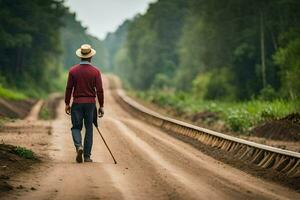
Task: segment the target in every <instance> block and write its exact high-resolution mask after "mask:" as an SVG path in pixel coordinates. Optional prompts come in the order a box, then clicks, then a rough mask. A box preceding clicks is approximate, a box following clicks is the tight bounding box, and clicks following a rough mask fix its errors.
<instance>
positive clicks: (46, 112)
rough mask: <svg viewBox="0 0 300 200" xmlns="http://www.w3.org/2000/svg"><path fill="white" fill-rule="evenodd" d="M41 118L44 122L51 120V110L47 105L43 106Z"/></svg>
mask: <svg viewBox="0 0 300 200" xmlns="http://www.w3.org/2000/svg"><path fill="white" fill-rule="evenodd" d="M39 115H40V118H41V119H43V120H49V119H50V111H49V108H48V107H47V106H46V105H43V107H42V109H41V111H40V113H39Z"/></svg>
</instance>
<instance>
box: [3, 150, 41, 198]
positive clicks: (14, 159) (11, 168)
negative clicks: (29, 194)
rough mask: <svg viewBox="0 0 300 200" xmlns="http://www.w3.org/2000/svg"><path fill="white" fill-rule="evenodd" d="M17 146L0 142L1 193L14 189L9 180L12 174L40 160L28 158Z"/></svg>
mask: <svg viewBox="0 0 300 200" xmlns="http://www.w3.org/2000/svg"><path fill="white" fill-rule="evenodd" d="M16 149H17V147H15V146H12V145H6V144H0V195H1V193H2V192H6V191H9V190H12V189H13V186H11V185H10V184H9V183H8V181H9V179H10V177H11V176H13V175H15V174H17V173H19V172H23V171H24V170H27V169H29V167H30V166H31V165H32V164H34V163H37V162H39V161H38V160H37V159H26V158H25V157H26V156H20V153H18V152H17V151H16Z"/></svg>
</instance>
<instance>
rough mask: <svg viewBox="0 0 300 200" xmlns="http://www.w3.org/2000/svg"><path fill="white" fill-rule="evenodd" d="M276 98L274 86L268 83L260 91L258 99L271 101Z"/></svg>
mask: <svg viewBox="0 0 300 200" xmlns="http://www.w3.org/2000/svg"><path fill="white" fill-rule="evenodd" d="M277 98H278V95H277V93H276V91H275V90H274V88H273V87H272V86H270V85H267V86H266V87H265V88H263V89H262V90H261V91H260V94H259V97H258V99H260V100H263V101H273V100H275V99H277Z"/></svg>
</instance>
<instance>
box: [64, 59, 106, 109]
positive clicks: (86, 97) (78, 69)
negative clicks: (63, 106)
mask: <svg viewBox="0 0 300 200" xmlns="http://www.w3.org/2000/svg"><path fill="white" fill-rule="evenodd" d="M72 90H73V98H74V100H73V102H74V103H95V97H96V94H97V96H98V99H99V104H100V106H103V88H102V81H101V73H100V71H99V70H98V69H97V68H96V67H94V66H92V65H91V64H78V65H75V66H73V67H72V68H71V69H70V71H69V78H68V83H67V91H66V97H67V98H66V101H67V102H66V103H68V102H69V101H70V98H71V94H72Z"/></svg>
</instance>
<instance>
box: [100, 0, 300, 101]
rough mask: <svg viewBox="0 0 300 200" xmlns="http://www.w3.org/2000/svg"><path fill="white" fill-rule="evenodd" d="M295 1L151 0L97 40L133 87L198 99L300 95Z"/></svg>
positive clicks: (299, 4)
mask: <svg viewBox="0 0 300 200" xmlns="http://www.w3.org/2000/svg"><path fill="white" fill-rule="evenodd" d="M299 11H300V1H298V0H263V1H261V0H260V1H258V0H253V1H243V0H228V1H222V0H188V1H186V0H158V1H157V2H155V3H152V4H150V6H149V9H148V11H147V12H146V13H145V14H143V15H138V16H136V17H135V18H134V19H132V20H130V21H126V22H125V23H124V24H123V25H121V26H120V27H119V29H118V30H117V31H116V32H115V33H111V34H109V35H108V36H107V38H106V40H105V41H104V45H105V46H106V48H107V49H108V52H109V55H108V57H109V59H108V65H109V67H110V68H111V69H113V71H114V72H116V73H118V74H119V75H120V76H121V77H122V78H123V79H124V80H126V81H127V82H128V83H129V84H130V85H131V86H132V87H133V88H135V89H139V90H148V89H166V90H175V91H187V92H192V93H193V94H196V95H198V96H199V97H200V98H204V99H220V100H247V99H252V98H262V99H265V100H272V99H274V98H285V99H291V100H295V99H299V97H300V87H299V86H300V79H299V78H298V77H300V57H299V55H300V12H299Z"/></svg>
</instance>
